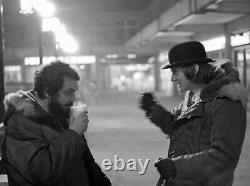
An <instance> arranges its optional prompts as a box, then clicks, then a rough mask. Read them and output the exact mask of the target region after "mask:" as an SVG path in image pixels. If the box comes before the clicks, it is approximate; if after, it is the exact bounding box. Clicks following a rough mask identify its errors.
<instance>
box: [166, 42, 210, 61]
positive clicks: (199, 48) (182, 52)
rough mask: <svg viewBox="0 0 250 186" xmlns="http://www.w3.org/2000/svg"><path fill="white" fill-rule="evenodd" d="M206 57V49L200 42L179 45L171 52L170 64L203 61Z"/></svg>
mask: <svg viewBox="0 0 250 186" xmlns="http://www.w3.org/2000/svg"><path fill="white" fill-rule="evenodd" d="M206 57H207V55H206V51H205V48H204V46H203V45H202V44H201V43H200V42H198V41H191V42H186V43H181V44H178V45H176V46H174V47H173V48H172V49H171V50H170V51H169V62H170V64H171V63H179V62H185V61H192V60H195V61H197V60H198V59H201V60H202V59H204V58H206Z"/></svg>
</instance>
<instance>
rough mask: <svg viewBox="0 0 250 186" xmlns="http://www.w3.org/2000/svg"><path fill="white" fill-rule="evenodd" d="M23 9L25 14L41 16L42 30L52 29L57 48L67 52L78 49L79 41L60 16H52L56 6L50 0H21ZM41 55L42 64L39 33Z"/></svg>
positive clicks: (40, 53)
mask: <svg viewBox="0 0 250 186" xmlns="http://www.w3.org/2000/svg"><path fill="white" fill-rule="evenodd" d="M20 3H21V4H20V5H21V11H20V13H23V14H32V13H36V14H38V17H39V20H40V21H39V22H40V31H41V32H42V31H45V32H46V31H51V32H52V33H53V34H54V37H55V42H56V57H58V51H57V50H63V51H64V52H67V53H74V52H76V51H77V50H78V47H79V46H78V43H77V41H76V40H75V39H74V38H73V37H72V36H71V35H70V34H69V33H68V32H67V29H66V27H65V26H64V25H63V24H62V23H61V21H60V20H59V18H57V17H52V16H53V14H54V13H55V6H54V5H53V4H52V3H51V2H49V1H48V0H20ZM39 35H40V36H39V57H40V64H42V44H41V43H42V42H41V34H39Z"/></svg>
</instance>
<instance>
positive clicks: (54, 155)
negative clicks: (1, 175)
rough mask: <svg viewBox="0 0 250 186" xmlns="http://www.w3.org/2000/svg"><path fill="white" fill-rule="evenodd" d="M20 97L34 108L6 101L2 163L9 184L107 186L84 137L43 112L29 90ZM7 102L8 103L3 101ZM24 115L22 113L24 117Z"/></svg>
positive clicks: (24, 185)
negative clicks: (22, 107) (20, 106)
mask: <svg viewBox="0 0 250 186" xmlns="http://www.w3.org/2000/svg"><path fill="white" fill-rule="evenodd" d="M22 94H23V97H24V98H23V97H22V99H26V101H27V100H29V101H30V103H32V105H33V106H34V107H32V109H30V107H27V108H29V109H30V111H28V110H27V109H26V110H25V112H26V113H25V114H24V111H23V110H20V109H18V108H17V107H18V105H15V106H13V103H12V105H11V104H10V102H15V101H13V100H14V99H16V96H13V97H15V98H11V99H12V100H8V102H9V105H8V110H7V114H6V118H5V121H4V124H5V139H4V142H3V146H2V151H3V160H4V165H5V168H6V170H7V175H8V182H9V185H10V186H17V185H22V186H45V185H46V186H69V185H70V186H109V185H111V183H110V181H109V180H108V178H107V177H106V176H105V175H104V174H103V173H102V171H101V169H100V167H99V166H98V165H97V164H96V163H95V161H94V158H93V156H92V154H91V152H90V150H89V148H88V145H87V142H86V140H85V138H84V137H81V136H79V135H78V134H77V133H76V132H74V131H72V130H69V129H68V123H67V122H66V121H65V120H62V119H59V118H57V117H55V116H54V115H51V114H49V113H47V112H46V111H45V110H43V108H42V107H41V106H39V105H38V104H37V102H36V100H34V99H33V98H34V97H33V95H32V94H31V93H28V94H24V93H23V92H22ZM7 104H8V103H7ZM24 115H25V116H24Z"/></svg>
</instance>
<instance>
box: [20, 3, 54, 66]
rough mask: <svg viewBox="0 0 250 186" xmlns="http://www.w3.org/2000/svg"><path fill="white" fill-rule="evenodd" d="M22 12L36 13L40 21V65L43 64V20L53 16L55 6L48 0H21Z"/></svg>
mask: <svg viewBox="0 0 250 186" xmlns="http://www.w3.org/2000/svg"><path fill="white" fill-rule="evenodd" d="M20 8H21V10H20V13H21V14H33V13H34V14H35V15H36V16H37V18H38V22H39V38H38V49H39V59H40V65H41V64H43V48H42V21H43V19H44V18H48V17H51V16H53V14H54V13H55V6H54V4H52V3H51V2H49V1H47V0H20Z"/></svg>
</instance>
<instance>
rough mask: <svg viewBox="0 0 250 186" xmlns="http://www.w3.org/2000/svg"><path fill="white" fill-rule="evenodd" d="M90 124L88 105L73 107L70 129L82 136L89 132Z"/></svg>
mask: <svg viewBox="0 0 250 186" xmlns="http://www.w3.org/2000/svg"><path fill="white" fill-rule="evenodd" d="M88 123H89V119H88V111H87V105H86V104H83V105H79V106H72V107H71V116H70V125H69V128H70V129H72V130H74V131H76V132H77V133H78V134H80V135H82V134H83V133H84V132H85V131H86V130H87V128H88Z"/></svg>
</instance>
